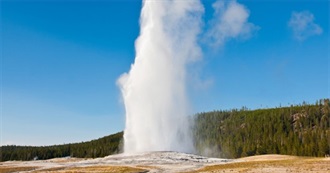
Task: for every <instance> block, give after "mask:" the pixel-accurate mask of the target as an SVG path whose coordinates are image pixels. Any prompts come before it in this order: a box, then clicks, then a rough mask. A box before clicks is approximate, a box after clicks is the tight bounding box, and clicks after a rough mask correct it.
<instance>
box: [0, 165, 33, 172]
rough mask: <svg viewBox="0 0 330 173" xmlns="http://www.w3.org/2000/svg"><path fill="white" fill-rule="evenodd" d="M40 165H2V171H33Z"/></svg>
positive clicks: (0, 169)
mask: <svg viewBox="0 0 330 173" xmlns="http://www.w3.org/2000/svg"><path fill="white" fill-rule="evenodd" d="M37 168H38V167H28V166H26V167H9V166H0V173H9V172H20V171H32V170H35V169H37Z"/></svg>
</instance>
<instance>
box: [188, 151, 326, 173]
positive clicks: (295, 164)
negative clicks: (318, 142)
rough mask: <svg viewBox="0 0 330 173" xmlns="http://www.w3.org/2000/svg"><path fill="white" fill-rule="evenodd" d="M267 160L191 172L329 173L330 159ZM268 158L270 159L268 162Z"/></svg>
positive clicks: (291, 158)
mask: <svg viewBox="0 0 330 173" xmlns="http://www.w3.org/2000/svg"><path fill="white" fill-rule="evenodd" d="M264 157H265V159H262V158H258V157H251V158H250V159H249V158H245V159H239V160H242V162H234V163H227V164H220V165H212V166H206V167H204V168H202V169H199V170H196V171H191V172H190V173H197V172H213V173H229V172H230V173H243V172H246V173H252V172H269V173H300V172H304V173H305V172H306V173H329V172H330V159H324V158H308V157H292V156H288V157H285V156H283V157H282V158H275V159H274V158H273V157H271V156H267V155H266V156H264ZM266 158H269V159H268V160H267V159H266Z"/></svg>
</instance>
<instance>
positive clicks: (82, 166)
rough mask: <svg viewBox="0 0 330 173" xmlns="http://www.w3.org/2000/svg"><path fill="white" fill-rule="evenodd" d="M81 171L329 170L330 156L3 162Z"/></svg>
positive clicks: (37, 172) (34, 169) (4, 168)
mask: <svg viewBox="0 0 330 173" xmlns="http://www.w3.org/2000/svg"><path fill="white" fill-rule="evenodd" d="M8 172H31V173H41V172H50V173H53V172H54V173H55V172H59V173H82V172H99V173H105V172H107V173H110V172H123V173H142V172H171V173H172V172H181V173H196V172H219V173H227V172H228V173H240V172H251V173H252V172H268V173H295V172H296V173H298V172H307V173H328V172H330V158H312V157H295V156H286V155H262V156H252V157H246V158H241V159H232V160H230V159H216V158H206V157H202V156H196V155H192V154H185V153H177V152H149V153H139V154H119V155H112V156H107V157H104V158H97V159H77V158H69V157H68V158H57V159H50V160H43V161H41V160H40V161H8V162H0V173H8Z"/></svg>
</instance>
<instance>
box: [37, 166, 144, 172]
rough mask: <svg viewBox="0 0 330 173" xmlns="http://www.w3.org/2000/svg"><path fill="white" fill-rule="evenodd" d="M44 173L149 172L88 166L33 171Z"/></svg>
mask: <svg viewBox="0 0 330 173" xmlns="http://www.w3.org/2000/svg"><path fill="white" fill-rule="evenodd" d="M42 172H48V173H52V172H58V173H92V172H93V173H94V172H95V173H117V172H121V173H142V172H148V170H146V169H141V168H135V167H130V166H87V167H73V168H64V167H60V168H52V169H43V170H38V171H33V173H42Z"/></svg>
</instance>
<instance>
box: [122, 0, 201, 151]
mask: <svg viewBox="0 0 330 173" xmlns="http://www.w3.org/2000/svg"><path fill="white" fill-rule="evenodd" d="M203 10H204V9H203V6H202V5H201V3H200V1H198V0H189V1H174V0H169V1H150V0H144V1H143V7H142V11H141V17H140V25H141V28H140V36H139V37H138V39H137V40H136V43H135V49H136V57H135V62H134V64H133V65H132V67H131V70H130V71H129V73H128V74H123V75H122V76H121V77H120V78H119V80H118V83H119V86H120V88H121V92H122V96H123V100H124V103H125V110H126V128H125V131H124V152H143V151H165V150H172V151H182V152H192V151H193V145H192V139H191V135H190V134H189V133H190V132H189V125H188V122H189V121H188V120H187V108H188V101H187V97H186V75H187V74H186V65H187V63H189V62H192V61H195V60H197V59H199V58H200V57H201V50H200V48H199V46H198V45H197V41H196V40H197V35H198V34H199V33H200V30H201V15H202V13H203Z"/></svg>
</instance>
